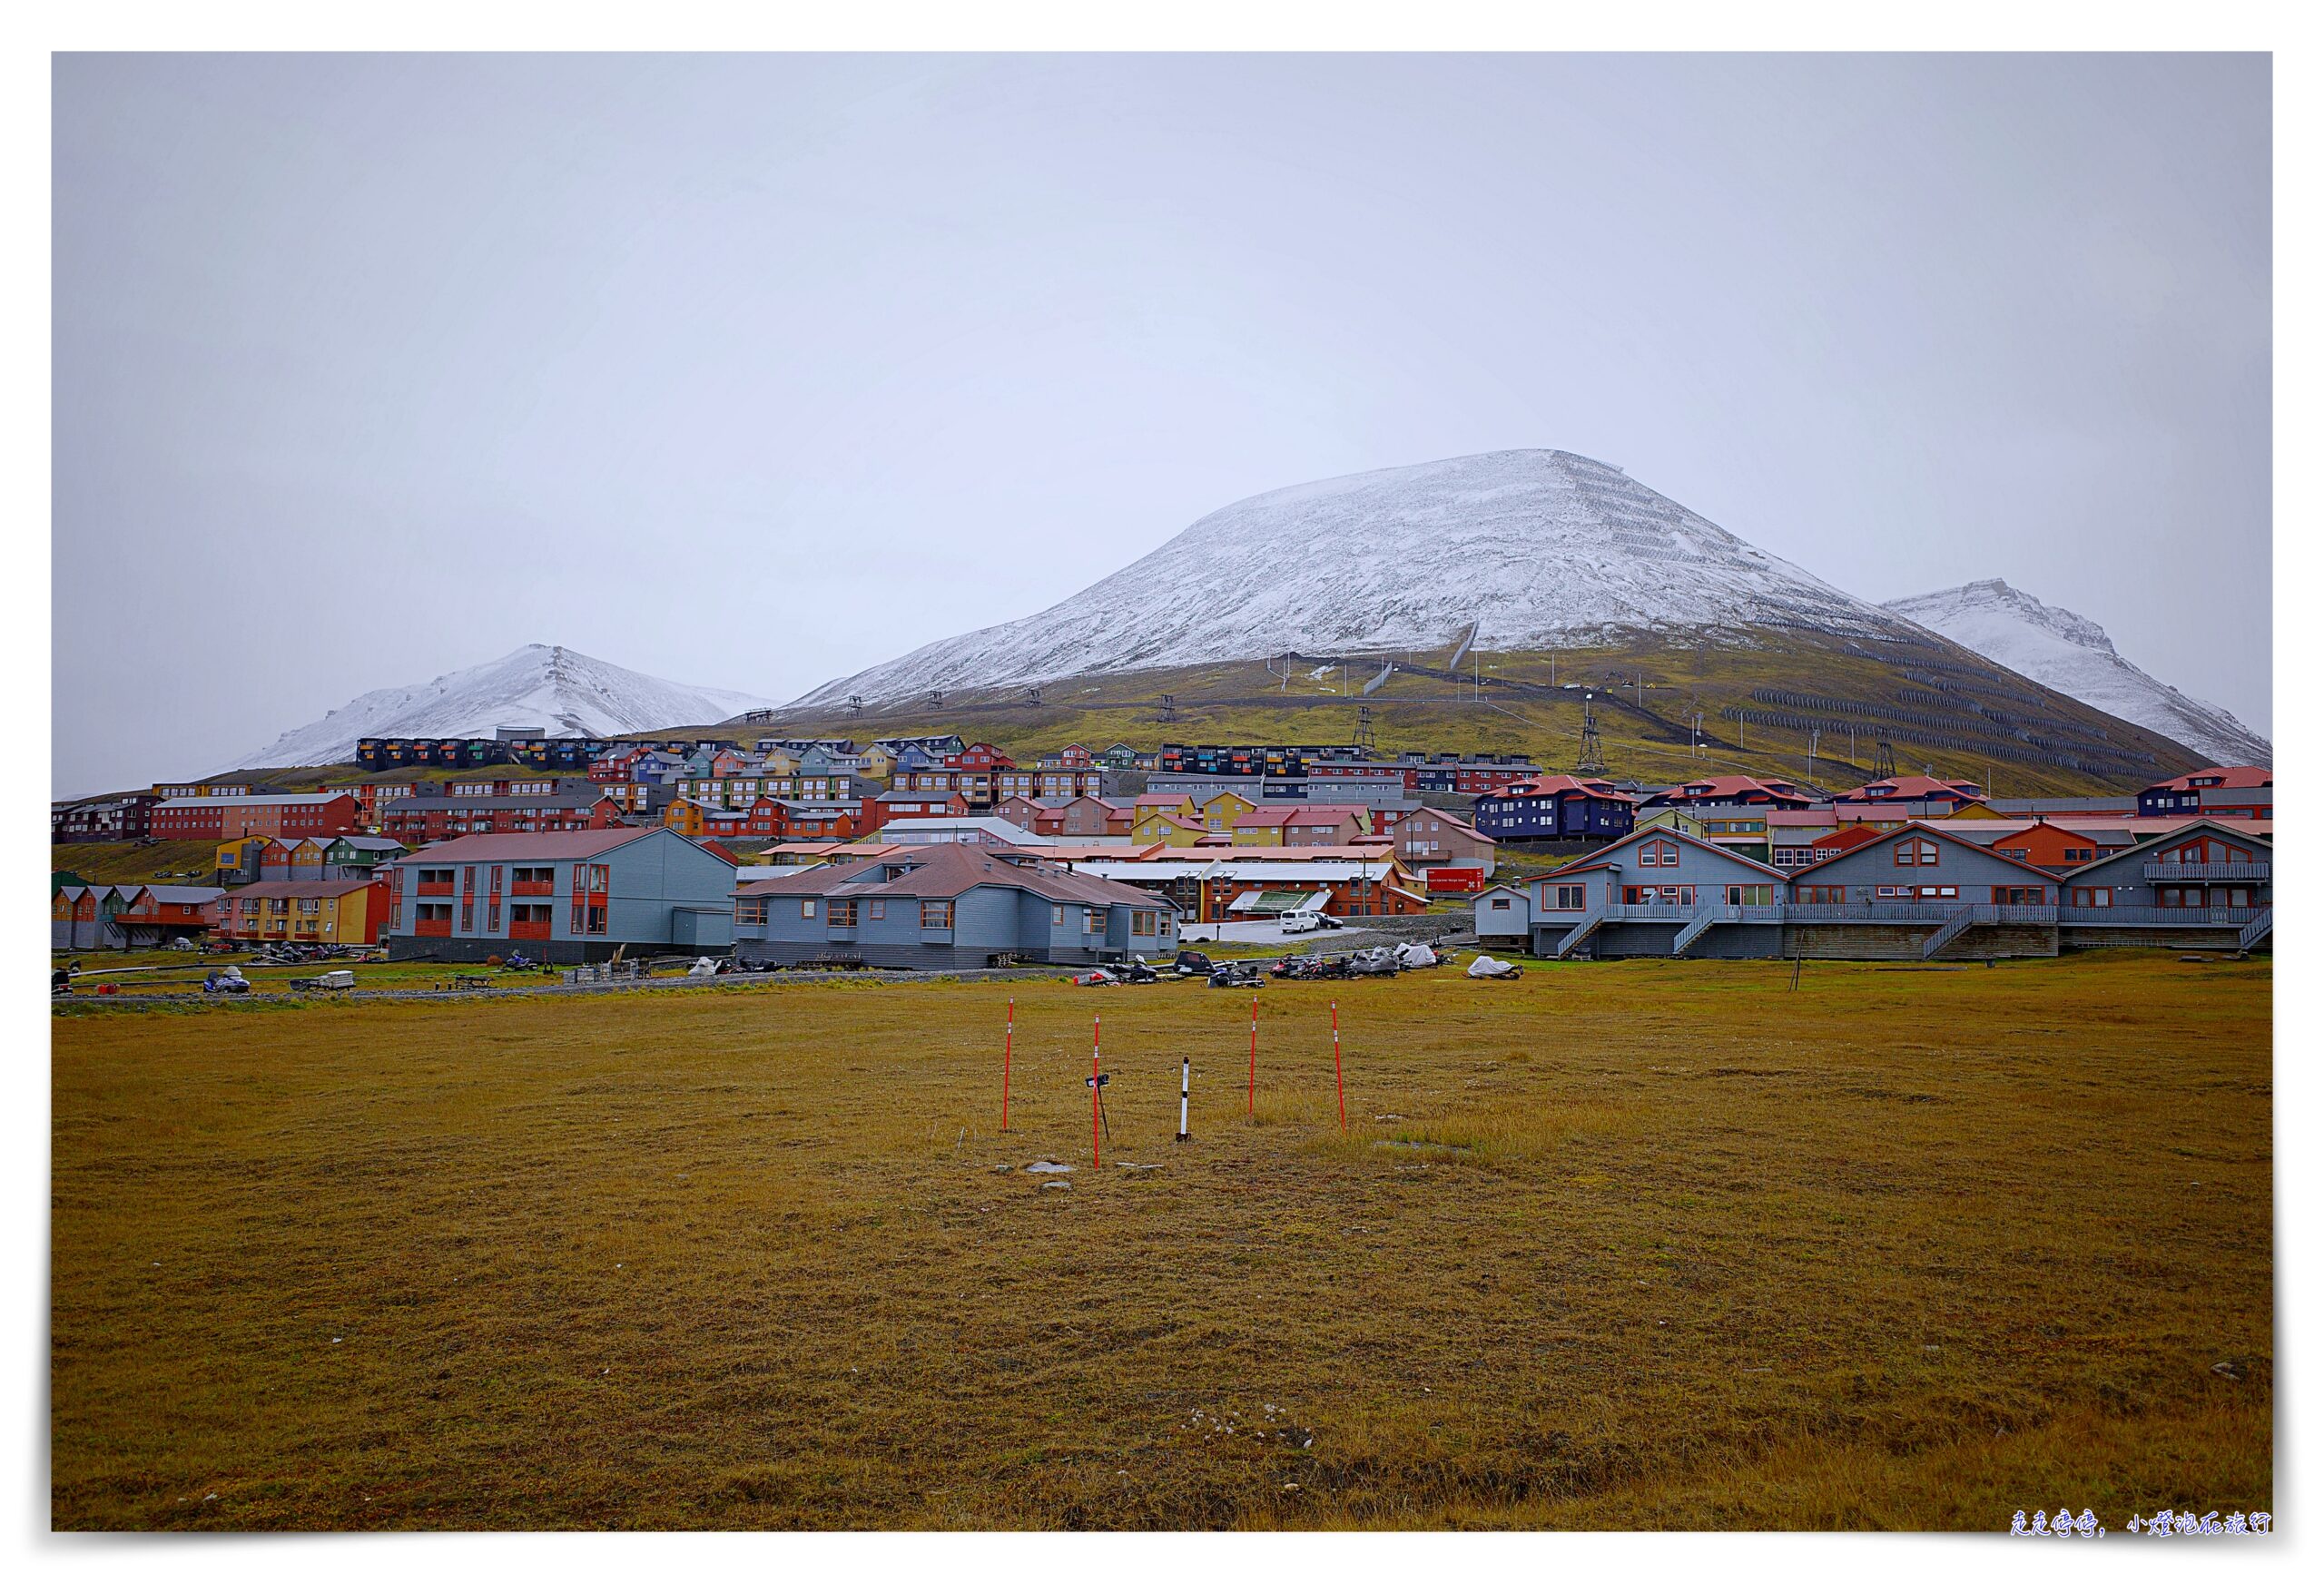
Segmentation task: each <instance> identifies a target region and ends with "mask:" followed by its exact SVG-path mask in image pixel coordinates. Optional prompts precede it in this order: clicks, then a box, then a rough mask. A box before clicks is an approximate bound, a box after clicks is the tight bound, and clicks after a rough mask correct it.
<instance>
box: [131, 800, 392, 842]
mask: <svg viewBox="0 0 2324 1583" xmlns="http://www.w3.org/2000/svg"><path fill="white" fill-rule="evenodd" d="M391 806H392V805H391ZM362 827H363V816H362V808H361V806H360V805H359V803H358V802H357V801H355V799H354V798H352V797H350V796H349V795H348V794H347V793H346V792H344V791H331V792H325V791H314V792H293V793H289V794H284V795H278V796H268V797H172V798H170V799H168V800H167V801H162V802H160V803H157V804H156V805H155V806H154V809H153V818H152V821H151V823H150V825H149V828H150V829H151V831H152V832H153V838H154V839H155V840H156V841H231V840H233V839H234V838H236V837H237V836H245V835H264V836H273V837H275V838H277V839H278V840H283V841H296V840H298V839H299V838H300V837H301V836H310V835H355V834H357V833H359V831H361V830H362Z"/></svg>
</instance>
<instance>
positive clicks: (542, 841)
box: [396, 825, 685, 868]
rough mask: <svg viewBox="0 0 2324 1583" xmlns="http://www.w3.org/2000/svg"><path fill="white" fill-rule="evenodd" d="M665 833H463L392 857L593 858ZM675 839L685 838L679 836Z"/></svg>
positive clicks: (414, 860)
mask: <svg viewBox="0 0 2324 1583" xmlns="http://www.w3.org/2000/svg"><path fill="white" fill-rule="evenodd" d="M663 833H665V831H664V829H663V827H662V826H660V825H656V826H655V827H654V828H653V829H651V830H645V829H640V828H638V827H636V826H634V825H625V826H623V827H621V828H619V829H617V830H550V831H534V832H531V833H523V834H519V833H512V834H508V835H463V836H455V837H453V838H452V839H451V840H449V841H437V842H435V843H434V844H433V845H430V846H424V847H422V848H420V849H419V850H418V851H416V852H407V853H405V854H404V855H403V856H402V857H401V858H399V859H397V860H396V861H397V862H398V863H399V864H403V863H409V864H412V865H414V866H418V865H419V864H423V863H424V864H426V865H428V867H430V868H433V867H435V866H437V865H438V864H441V863H484V862H493V861H502V862H506V861H514V860H527V859H529V860H539V859H544V858H545V859H548V860H551V861H554V860H556V859H559V858H594V857H596V856H597V855H598V854H600V853H602V852H609V851H611V850H614V849H615V847H621V846H627V845H628V844H629V843H630V842H631V841H651V840H652V839H653V838H654V837H655V836H657V835H661V834H663ZM678 839H679V840H681V841H683V840H684V839H685V838H684V837H683V836H680V837H679V838H678Z"/></svg>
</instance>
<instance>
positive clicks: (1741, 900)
mask: <svg viewBox="0 0 2324 1583" xmlns="http://www.w3.org/2000/svg"><path fill="white" fill-rule="evenodd" d="M1775 899H1776V888H1775V887H1774V886H1772V885H1729V886H1728V888H1727V904H1728V906H1729V907H1768V906H1771V905H1773V903H1774V901H1775Z"/></svg>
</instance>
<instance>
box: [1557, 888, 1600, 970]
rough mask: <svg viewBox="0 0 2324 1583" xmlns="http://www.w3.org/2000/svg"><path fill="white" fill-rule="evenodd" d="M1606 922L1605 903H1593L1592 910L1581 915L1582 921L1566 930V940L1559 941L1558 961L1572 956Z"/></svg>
mask: <svg viewBox="0 0 2324 1583" xmlns="http://www.w3.org/2000/svg"><path fill="white" fill-rule="evenodd" d="M1605 921H1606V904H1605V903H1604V902H1603V901H1598V902H1593V903H1591V904H1590V910H1589V911H1587V912H1585V913H1583V914H1582V915H1581V922H1580V923H1577V924H1575V925H1574V926H1573V927H1572V928H1571V929H1568V930H1566V932H1565V939H1561V940H1560V941H1558V949H1557V957H1556V959H1557V960H1559V961H1563V960H1565V959H1566V958H1567V957H1569V956H1571V955H1572V953H1573V949H1574V947H1576V946H1578V945H1580V944H1581V942H1582V941H1583V940H1586V939H1589V938H1590V936H1591V935H1593V934H1596V933H1597V932H1598V926H1599V925H1600V924H1601V923H1603V922H1605Z"/></svg>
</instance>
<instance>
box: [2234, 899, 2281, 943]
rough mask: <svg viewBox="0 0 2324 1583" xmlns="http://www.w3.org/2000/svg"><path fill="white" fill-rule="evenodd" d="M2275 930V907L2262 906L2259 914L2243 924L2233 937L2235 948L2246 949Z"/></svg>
mask: <svg viewBox="0 0 2324 1583" xmlns="http://www.w3.org/2000/svg"><path fill="white" fill-rule="evenodd" d="M2275 931H2276V909H2274V908H2272V907H2267V908H2262V909H2260V916H2259V917H2257V918H2255V919H2252V920H2251V921H2250V922H2249V923H2247V924H2245V925H2244V926H2243V929H2242V932H2241V933H2240V934H2238V935H2237V936H2236V937H2235V946H2236V949H2238V950H2244V951H2248V950H2250V949H2251V948H2252V947H2253V946H2256V945H2258V944H2259V943H2260V941H2261V940H2263V939H2267V938H2268V937H2269V936H2270V935H2271V934H2273V933H2275Z"/></svg>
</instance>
